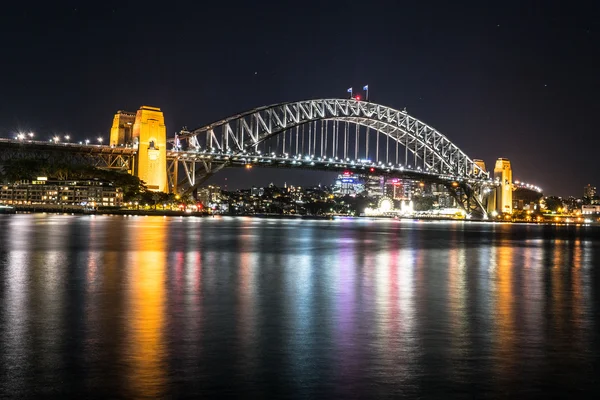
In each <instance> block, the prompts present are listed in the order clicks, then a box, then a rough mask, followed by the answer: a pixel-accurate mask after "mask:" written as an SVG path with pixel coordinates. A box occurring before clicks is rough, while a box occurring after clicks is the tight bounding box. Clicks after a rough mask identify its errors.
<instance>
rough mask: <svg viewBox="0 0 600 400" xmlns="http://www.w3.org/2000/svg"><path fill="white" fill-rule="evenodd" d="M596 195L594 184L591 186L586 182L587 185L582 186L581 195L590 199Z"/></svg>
mask: <svg viewBox="0 0 600 400" xmlns="http://www.w3.org/2000/svg"><path fill="white" fill-rule="evenodd" d="M595 195H596V186H592V185H590V184H589V183H588V185H587V186H584V187H583V197H586V198H588V199H590V200H591V199H592V198H593V197H594V196H595Z"/></svg>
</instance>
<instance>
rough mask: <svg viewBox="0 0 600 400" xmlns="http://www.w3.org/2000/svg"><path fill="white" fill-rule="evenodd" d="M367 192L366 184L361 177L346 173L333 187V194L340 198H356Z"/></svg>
mask: <svg viewBox="0 0 600 400" xmlns="http://www.w3.org/2000/svg"><path fill="white" fill-rule="evenodd" d="M364 191H365V184H364V183H363V181H362V179H361V178H360V177H359V176H356V175H354V174H353V173H352V172H349V171H346V172H344V173H343V174H342V175H338V177H337V179H336V180H335V185H334V187H333V193H335V194H336V195H338V196H346V195H348V196H356V195H358V194H360V193H362V192H364Z"/></svg>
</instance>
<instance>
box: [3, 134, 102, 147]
mask: <svg viewBox="0 0 600 400" xmlns="http://www.w3.org/2000/svg"><path fill="white" fill-rule="evenodd" d="M34 137H35V134H34V133H33V132H29V133H18V134H17V136H16V137H15V139H17V140H25V139H27V138H29V140H33V138H34ZM70 139H71V136H69V135H65V136H63V141H65V142H67V143H68V142H69V140H70ZM96 140H97V141H98V144H102V142H103V141H104V139H103V138H101V137H98V138H97V139H96ZM60 141H61V138H60V136H54V137H52V138H51V139H48V142H51V143H58V142H60ZM84 143H85V144H90V139H85V140H84V141H82V142H79V144H84Z"/></svg>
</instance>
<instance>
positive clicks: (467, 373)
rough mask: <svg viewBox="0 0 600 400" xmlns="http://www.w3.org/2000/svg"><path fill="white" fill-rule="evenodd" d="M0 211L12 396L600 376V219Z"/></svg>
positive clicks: (490, 388) (537, 382) (0, 351)
mask: <svg viewBox="0 0 600 400" xmlns="http://www.w3.org/2000/svg"><path fill="white" fill-rule="evenodd" d="M0 227H1V229H0V305H1V308H0V359H1V360H0V361H1V365H2V367H0V373H1V376H0V395H2V396H4V395H6V396H11V397H27V396H29V397H37V396H51V395H54V396H63V397H64V396H76V395H89V394H92V395H97V396H104V397H110V396H112V395H115V394H120V395H122V396H124V397H131V398H136V397H150V398H161V397H169V396H173V397H182V396H187V397H196V396H200V395H209V396H210V395H215V394H217V393H219V394H228V395H233V396H245V397H250V396H255V397H256V396H276V397H289V396H291V397H317V396H319V397H324V396H327V397H360V396H362V397H373V396H398V395H405V396H407V397H415V396H422V397H481V396H483V395H486V396H488V397H504V396H506V395H510V394H515V395H518V394H523V393H525V394H532V395H540V394H549V395H561V394H564V395H567V394H573V393H574V394H583V393H586V391H587V392H589V391H597V390H598V384H597V383H596V382H595V376H596V374H595V373H594V371H597V370H598V368H599V367H600V363H599V354H600V351H599V350H600V348H599V346H598V345H599V335H600V332H599V329H598V322H599V321H598V318H600V316H599V309H600V307H598V303H599V301H600V299H599V296H598V290H599V288H600V285H599V284H598V283H599V278H598V272H597V270H596V269H595V267H594V262H597V260H598V256H599V254H600V248H599V246H598V243H599V241H598V238H599V237H600V236H599V232H598V230H597V229H593V228H589V227H588V228H575V227H544V226H529V225H523V226H519V225H493V224H457V223H453V224H441V223H404V222H402V223H399V222H395V221H381V222H377V221H365V220H358V221H285V220H261V219H252V218H214V219H213V218H210V219H197V218H163V217H110V216H92V217H90V216H79V217H78V216H50V215H15V216H0ZM586 394H587V393H586Z"/></svg>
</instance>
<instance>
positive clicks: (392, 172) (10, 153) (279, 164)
mask: <svg viewBox="0 0 600 400" xmlns="http://www.w3.org/2000/svg"><path fill="white" fill-rule="evenodd" d="M20 153H23V154H20ZM52 153H56V154H58V155H59V158H60V159H62V160H67V158H65V156H73V155H76V156H82V157H83V158H82V160H84V161H85V160H86V159H87V161H89V160H93V159H94V158H97V157H99V158H102V157H106V156H113V157H114V158H115V160H117V157H121V159H120V161H122V162H121V163H117V162H116V161H105V162H104V163H99V162H96V163H92V164H94V165H95V166H98V167H100V168H102V167H105V168H113V169H121V170H125V171H129V172H130V170H131V167H133V164H131V163H130V162H128V159H130V158H133V156H135V155H136V154H137V148H134V147H128V146H108V145H96V144H78V143H67V142H50V141H48V142H46V141H39V140H18V139H3V138H0V161H2V160H4V161H6V160H7V159H9V158H32V159H42V160H46V159H48V158H49V157H50V156H51V154H52ZM166 155H167V161H168V162H171V163H172V162H175V161H178V162H182V163H187V166H188V167H190V171H191V170H192V168H191V167H192V164H200V165H205V164H206V165H207V164H209V163H210V164H213V166H217V165H222V164H224V165H226V166H228V167H229V166H230V167H249V166H256V167H267V168H273V167H275V168H289V169H312V170H323V171H333V172H343V171H352V172H354V173H357V174H372V175H385V176H393V177H402V178H407V179H415V180H424V181H429V182H449V181H450V182H452V181H466V182H468V183H475V182H482V180H481V178H478V179H477V180H475V179H473V180H470V179H464V178H462V177H454V176H452V175H446V174H439V173H436V172H429V171H422V170H421V168H417V169H411V168H410V167H404V166H400V165H392V163H388V164H387V165H385V164H384V163H382V162H379V163H376V162H373V161H370V160H359V161H354V160H349V159H346V161H344V160H342V159H339V158H335V159H334V158H326V157H314V156H312V157H309V156H305V157H301V156H294V157H290V156H286V155H283V154H280V155H276V154H261V153H243V154H233V153H231V152H229V153H224V152H206V151H195V150H191V151H184V150H175V149H171V150H167V152H166ZM69 161H77V160H69ZM102 164H105V165H102ZM199 172H200V171H199ZM200 173H201V172H200ZM190 178H191V179H190V183H192V184H195V179H194V178H193V177H191V176H190ZM485 181H486V182H485V183H487V184H489V185H493V184H494V182H493V180H492V179H486V180H485Z"/></svg>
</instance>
